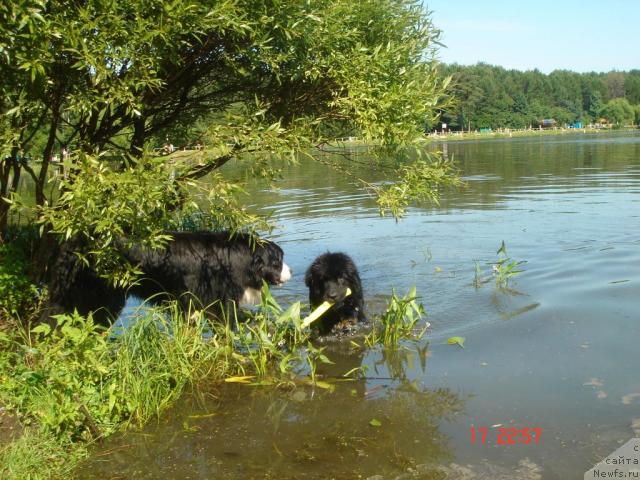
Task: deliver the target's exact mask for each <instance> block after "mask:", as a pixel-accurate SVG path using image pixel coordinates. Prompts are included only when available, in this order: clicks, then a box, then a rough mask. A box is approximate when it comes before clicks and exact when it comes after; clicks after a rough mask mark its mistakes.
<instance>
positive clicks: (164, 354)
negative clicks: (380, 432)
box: [0, 286, 424, 479]
mask: <svg viewBox="0 0 640 480" xmlns="http://www.w3.org/2000/svg"><path fill="white" fill-rule="evenodd" d="M423 314H424V309H423V308H422V305H421V304H418V303H417V302H416V294H415V289H413V290H412V291H410V292H409V294H408V295H407V296H405V297H402V298H400V297H398V296H396V295H395V293H394V294H393V295H392V298H391V301H390V304H389V309H388V311H387V312H386V313H385V314H384V315H383V316H382V319H381V322H380V323H379V325H378V326H377V327H376V328H375V329H374V332H375V333H373V334H372V336H371V337H370V338H369V339H368V343H369V344H373V343H384V344H385V345H393V344H397V343H398V342H399V340H400V338H402V337H404V336H408V335H418V336H421V335H422V333H424V331H422V333H421V332H416V327H417V323H418V321H419V320H420V319H421V317H422V315H423ZM300 315H301V304H300V302H296V303H294V304H292V305H291V306H289V307H288V308H287V309H286V310H284V309H283V308H282V307H281V306H280V305H278V303H277V302H276V301H275V299H274V298H273V297H272V296H271V293H270V292H269V289H268V288H267V287H266V286H265V288H264V289H263V295H262V304H261V305H260V306H259V308H258V309H257V310H256V311H254V312H251V313H249V314H248V315H247V317H248V318H246V319H244V320H243V321H240V320H239V318H238V317H239V315H238V314H237V313H236V312H231V317H232V318H228V319H222V321H221V320H216V319H212V318H211V317H209V316H208V315H207V314H206V313H205V311H204V310H199V309H191V310H189V311H187V312H185V311H183V309H182V308H181V307H180V306H179V304H178V303H177V302H173V303H166V304H164V305H163V306H155V307H149V308H143V309H141V310H140V312H139V314H138V315H137V318H136V319H135V321H133V322H131V325H128V326H126V327H123V326H121V327H118V328H116V327H113V328H111V329H107V328H105V327H103V326H101V325H99V324H97V323H95V322H94V321H93V318H92V317H91V316H90V315H89V316H87V317H83V316H80V315H78V314H72V315H60V316H57V317H55V320H56V323H57V325H56V327H55V328H52V327H51V326H49V325H46V324H41V325H38V326H37V327H35V328H33V329H29V328H27V327H23V328H22V329H20V328H13V329H10V330H4V331H2V330H0V406H4V407H7V408H10V409H13V410H14V411H15V412H16V413H17V414H19V415H20V418H21V419H22V421H23V423H24V424H25V425H27V426H30V427H29V430H28V433H25V435H24V436H23V437H22V439H20V440H18V441H15V442H14V443H13V444H11V445H10V446H9V447H6V448H4V450H1V451H0V465H4V467H2V468H4V470H0V472H2V474H1V476H2V478H5V477H6V478H16V479H18V478H47V476H49V477H55V476H60V475H61V474H60V472H61V471H62V470H60V468H61V466H60V465H59V464H58V463H56V462H53V463H52V462H46V461H45V460H44V459H41V460H42V462H38V461H30V460H29V459H28V458H25V454H26V453H27V452H29V447H28V445H32V444H37V443H38V442H42V444H43V445H44V446H43V447H42V451H43V452H44V451H48V449H53V450H55V449H57V450H58V451H59V452H66V453H60V455H62V456H63V457H65V458H67V460H68V462H69V463H65V462H63V463H64V465H63V467H64V468H70V465H72V464H73V462H74V461H77V460H78V459H79V458H81V457H82V456H83V455H84V453H83V452H86V445H87V444H88V443H90V442H95V441H99V440H100V439H102V438H104V437H106V436H108V435H110V434H112V433H113V432H115V431H117V430H119V429H123V428H126V427H127V426H128V425H130V424H137V425H141V424H143V423H145V422H146V421H148V420H149V419H150V418H153V417H156V416H158V415H160V414H161V413H162V412H163V411H164V410H166V409H167V408H169V407H170V406H171V405H172V404H173V403H175V402H176V401H177V400H178V399H179V398H180V396H181V395H182V394H183V393H184V392H185V390H187V389H189V388H193V387H194V386H195V385H196V384H198V383H199V382H201V381H203V380H205V379H206V380H207V381H214V382H215V381H220V382H222V381H223V380H225V379H226V380H233V379H234V378H238V377H239V376H244V377H251V378H252V381H254V382H256V383H262V384H277V383H283V382H286V383H292V382H293V383H298V384H312V385H318V386H322V384H323V383H324V382H322V381H321V380H319V379H318V378H317V373H316V372H317V369H316V366H317V365H318V364H320V363H327V362H330V359H329V358H327V356H326V355H325V354H324V352H323V349H322V348H318V347H316V346H314V345H313V342H312V338H311V330H310V329H309V328H304V327H303V322H302V320H301V318H300ZM51 442H53V443H54V444H55V445H53V444H52V443H51ZM56 455H58V454H56ZM36 456H37V457H40V454H37V455H36ZM47 465H49V466H48V467H47ZM47 468H48V469H49V474H47ZM29 472H30V473H29Z"/></svg>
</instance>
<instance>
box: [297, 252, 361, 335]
mask: <svg viewBox="0 0 640 480" xmlns="http://www.w3.org/2000/svg"><path fill="white" fill-rule="evenodd" d="M304 282H305V284H306V285H307V287H309V303H310V304H311V308H312V309H315V308H316V307H318V306H319V305H321V304H322V303H323V302H325V301H327V302H330V303H334V305H333V306H332V307H331V308H330V309H329V310H328V311H327V312H326V313H325V314H324V315H322V317H320V319H319V320H318V321H317V323H318V326H319V330H320V333H322V334H327V333H331V332H333V333H341V332H345V331H349V330H350V329H351V328H352V327H353V326H354V325H355V324H356V323H358V322H364V321H366V317H365V314H364V300H363V296H362V282H361V281H360V275H358V269H357V268H356V265H355V263H353V260H351V258H350V257H349V256H348V255H346V254H344V253H329V252H327V253H325V254H323V255H320V256H319V257H318V258H316V259H315V260H314V261H313V263H312V264H311V265H310V266H309V268H308V269H307V272H306V274H305V277H304ZM347 288H350V289H351V295H349V296H346V293H347Z"/></svg>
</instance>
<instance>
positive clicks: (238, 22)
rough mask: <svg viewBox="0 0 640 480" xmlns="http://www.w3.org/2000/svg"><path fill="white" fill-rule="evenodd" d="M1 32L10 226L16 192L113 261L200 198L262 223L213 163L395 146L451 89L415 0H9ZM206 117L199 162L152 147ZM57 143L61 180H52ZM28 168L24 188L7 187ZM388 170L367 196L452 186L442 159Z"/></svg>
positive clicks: (219, 222)
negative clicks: (114, 254)
mask: <svg viewBox="0 0 640 480" xmlns="http://www.w3.org/2000/svg"><path fill="white" fill-rule="evenodd" d="M0 29H1V30H2V31H1V32H0V33H1V35H0V61H1V62H2V71H3V75H2V77H1V78H0V92H1V97H0V111H1V112H2V121H1V124H0V148H1V149H2V152H1V153H2V157H1V158H2V159H3V160H2V162H3V163H2V170H1V172H0V173H2V175H1V177H2V178H1V180H2V192H1V194H2V197H3V199H5V200H2V201H1V202H0V207H1V208H0V220H2V224H1V225H0V226H2V227H4V226H5V224H6V209H7V208H8V205H9V203H10V202H11V201H13V202H14V203H20V204H21V205H22V206H27V205H28V206H30V205H34V204H35V218H37V220H38V221H39V222H40V223H41V224H42V225H43V227H44V228H45V230H51V231H53V232H58V233H60V234H63V235H64V236H66V237H70V236H72V235H76V234H82V235H83V236H85V237H86V238H88V239H90V240H91V242H94V245H93V246H94V247H95V249H94V253H96V255H98V256H100V257H104V258H107V256H108V255H106V254H105V255H102V254H99V252H106V253H107V254H108V253H109V252H110V248H112V247H111V246H112V245H113V243H114V242H113V240H114V238H115V237H116V236H118V237H120V236H123V235H124V236H127V238H130V239H131V240H132V241H148V242H150V243H151V244H154V245H155V244H157V243H158V242H160V243H161V242H162V240H163V236H162V234H161V232H162V230H163V229H164V228H167V226H172V225H175V224H176V222H179V221H180V219H181V218H184V217H185V216H189V215H193V214H194V213H196V212H201V211H202V210H203V209H204V210H206V213H207V218H209V219H211V225H210V227H212V228H213V227H215V228H233V229H236V228H244V227H247V226H248V227H249V228H251V227H257V226H260V225H263V224H262V223H261V219H259V218H257V217H254V216H252V215H250V214H249V213H247V212H246V211H245V210H244V208H243V206H242V203H241V201H239V200H238V197H237V193H238V192H239V191H241V188H240V186H239V185H238V184H236V183H233V182H230V181H229V180H227V179H225V177H224V175H222V174H221V173H220V172H219V170H220V168H221V167H222V166H223V165H225V164H226V163H227V162H228V161H229V160H231V159H233V158H239V159H241V161H242V162H244V163H246V164H247V166H248V168H250V169H251V171H252V173H253V174H256V175H268V174H270V173H273V168H271V167H270V162H271V161H272V160H273V159H285V160H287V161H295V159H296V155H299V154H306V155H311V156H313V155H314V153H315V152H317V151H318V149H322V148H323V147H324V146H325V145H326V144H327V142H329V141H331V140H333V139H334V138H336V137H344V136H351V135H357V136H359V137H362V138H364V140H365V141H367V142H369V143H371V144H375V145H376V146H377V148H376V150H375V152H374V153H377V154H379V155H391V156H393V157H394V158H400V157H401V156H402V154H403V153H405V154H406V153H407V152H408V151H409V150H410V148H411V147H415V146H416V145H419V144H420V142H421V141H422V133H423V129H424V125H425V123H426V122H428V121H433V120H434V119H435V118H436V116H437V114H438V112H439V110H440V109H441V108H442V107H443V106H444V104H445V103H446V101H447V97H446V95H445V88H446V85H447V83H448V79H447V78H446V77H443V76H441V75H440V74H439V72H438V65H437V62H436V61H435V60H434V58H435V52H436V47H437V45H438V43H437V42H438V38H439V32H438V30H436V29H435V28H434V27H433V25H432V24H431V20H430V17H429V15H428V13H426V12H425V10H424V9H423V7H422V5H421V2H417V1H414V0H365V1H362V2H357V3H354V2H351V1H348V0H313V1H310V0H304V1H302V0H299V1H277V0H276V1H274V0H226V1H220V2H208V1H198V0H174V1H171V2H161V1H155V0H85V1H81V2H78V1H76V0H56V1H52V0H17V1H14V2H4V3H3V4H2V6H0ZM197 123H198V124H199V125H200V126H202V125H204V126H205V127H206V128H205V129H204V132H203V133H202V135H204V137H202V138H204V139H205V140H206V144H207V147H208V148H207V149H205V150H203V151H202V152H200V153H199V154H198V155H196V156H195V159H194V158H191V159H189V161H181V160H180V159H170V157H156V156H154V155H150V150H151V148H152V147H154V146H156V145H157V144H158V143H161V142H162V139H163V138H166V136H168V135H170V134H171V132H173V131H176V130H180V131H184V130H185V129H186V130H188V129H189V128H190V127H191V126H193V125H195V124H197ZM418 151H419V150H418ZM57 152H62V157H63V158H62V159H61V160H63V164H64V167H65V177H66V178H65V179H63V180H60V181H59V182H58V183H55V184H54V185H53V187H51V186H50V185H49V184H48V182H49V180H50V177H51V173H52V172H51V169H52V167H51V162H52V160H53V159H54V158H55V155H56V154H57ZM409 157H411V158H415V154H412V155H405V156H404V157H402V158H405V159H406V158H409ZM29 159H38V160H39V162H41V163H37V164H36V163H34V162H33V161H32V160H29ZM371 161H372V162H374V161H375V160H371ZM24 172H26V174H27V175H28V176H29V177H30V179H31V181H32V182H33V184H34V185H35V188H34V197H33V199H31V200H30V199H29V198H17V197H16V196H15V193H16V188H17V185H16V184H17V182H16V178H19V177H20V174H21V173H24ZM389 173H390V177H389V178H390V180H392V183H391V184H389V185H388V186H386V187H378V188H377V189H376V188H374V190H375V191H376V192H377V193H378V194H379V195H380V197H381V198H382V200H381V202H380V205H381V209H382V210H383V211H384V210H390V211H391V212H392V213H394V214H399V213H400V212H401V211H402V210H403V208H404V207H405V206H406V205H407V204H408V202H410V201H412V200H415V199H432V198H435V196H434V192H436V191H437V187H438V185H441V184H447V183H452V182H454V183H455V176H452V175H451V170H450V167H449V165H447V164H446V163H445V162H440V161H435V162H432V161H426V160H422V161H420V162H418V163H415V164H414V166H413V167H412V168H408V167H407V165H406V164H399V165H396V168H394V169H392V170H391V171H390V172H389ZM205 178H206V181H202V180H203V179H205ZM421 179H422V180H424V179H430V181H428V182H427V181H425V182H423V183H422V184H421V185H416V184H415V182H416V181H417V180H421ZM412 182H413V184H412V185H409V184H410V183H412ZM47 188H53V193H52V192H49V193H48V194H47V192H48V190H47ZM12 194H13V195H14V196H13V197H12ZM9 198H13V199H14V200H8V199H9Z"/></svg>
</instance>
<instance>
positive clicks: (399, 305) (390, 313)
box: [365, 286, 429, 347]
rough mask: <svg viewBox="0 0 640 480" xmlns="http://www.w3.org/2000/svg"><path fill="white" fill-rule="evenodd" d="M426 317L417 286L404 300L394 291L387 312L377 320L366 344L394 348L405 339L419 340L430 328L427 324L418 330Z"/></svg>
mask: <svg viewBox="0 0 640 480" xmlns="http://www.w3.org/2000/svg"><path fill="white" fill-rule="evenodd" d="M424 315H426V311H425V309H424V306H423V305H422V303H419V302H418V297H417V294H416V287H415V286H414V287H412V288H411V289H410V290H409V292H408V293H407V294H406V295H405V296H404V297H402V298H401V297H398V296H397V295H396V292H395V290H394V291H392V293H391V299H390V300H389V304H388V306H387V309H386V311H385V312H384V313H383V314H382V315H381V316H380V317H379V318H376V320H375V323H374V325H373V328H372V330H371V332H370V333H369V334H368V335H367V336H366V337H365V343H366V344H367V345H368V346H373V345H376V344H383V345H385V346H387V347H393V346H397V345H398V343H399V342H400V340H402V339H403V338H417V339H419V338H421V337H422V336H423V335H424V334H425V333H426V331H427V328H428V327H429V323H428V322H427V323H425V324H424V326H423V327H422V328H421V329H417V325H418V323H419V322H420V320H422V317H423V316H424Z"/></svg>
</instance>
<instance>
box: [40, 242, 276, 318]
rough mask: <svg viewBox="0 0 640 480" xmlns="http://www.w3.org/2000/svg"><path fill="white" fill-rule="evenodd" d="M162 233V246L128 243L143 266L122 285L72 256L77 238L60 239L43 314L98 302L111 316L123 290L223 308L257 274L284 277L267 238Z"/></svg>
mask: <svg viewBox="0 0 640 480" xmlns="http://www.w3.org/2000/svg"><path fill="white" fill-rule="evenodd" d="M168 233H170V234H171V236H172V237H173V240H171V241H170V242H169V243H168V245H167V248H166V249H164V250H151V249H147V248H142V247H133V248H129V249H126V250H123V251H122V254H123V255H124V257H125V258H126V259H127V260H128V261H129V262H131V263H132V264H133V265H136V266H137V267H138V268H139V269H140V270H141V271H142V272H143V275H142V278H141V279H140V280H139V281H138V282H137V283H136V284H135V285H133V286H132V287H131V288H130V289H129V290H128V291H125V290H123V289H118V288H114V287H112V286H111V285H110V284H109V282H107V281H106V280H105V279H103V278H101V277H100V276H98V275H97V273H96V272H95V271H94V270H93V268H91V267H90V266H85V265H84V264H83V263H82V262H80V261H79V260H78V258H77V257H76V255H75V254H74V253H73V252H74V251H78V250H79V249H81V248H82V244H81V243H78V242H77V241H72V242H69V243H67V244H65V245H63V246H62V247H61V249H60V254H59V256H58V259H57V261H56V263H55V265H54V268H53V274H52V276H51V279H50V282H49V298H50V304H49V308H48V309H47V314H48V315H52V314H56V313H61V312H71V311H73V310H74V309H77V310H78V312H79V313H81V314H83V315H86V314H87V313H89V312H90V311H96V310H99V309H101V308H103V309H104V311H101V312H99V313H98V318H99V319H101V320H102V319H105V318H107V316H111V317H114V316H116V315H117V314H118V313H119V311H120V310H122V308H123V306H124V303H125V300H126V296H127V293H132V294H134V295H137V296H140V297H142V298H145V299H146V298H149V297H154V298H153V300H154V301H156V302H158V301H161V300H164V299H167V298H175V299H179V300H180V301H181V303H182V304H183V306H185V307H186V306H188V304H189V302H191V301H193V302H194V304H195V306H196V307H197V308H204V307H208V306H210V305H211V304H213V303H214V302H216V301H220V302H219V303H220V305H221V306H224V308H225V310H227V307H228V303H229V302H231V301H233V302H236V304H239V303H241V301H243V299H244V297H245V295H246V292H247V290H253V291H255V292H259V291H260V289H261V288H262V281H263V280H265V281H266V282H267V283H269V284H272V285H273V284H279V283H281V282H282V281H284V280H286V279H283V278H282V274H283V272H284V271H285V269H288V267H286V265H285V264H284V262H283V252H282V249H281V248H280V247H279V246H278V245H276V244H275V243H273V242H269V241H265V240H262V241H260V242H258V243H256V244H254V242H253V241H252V239H251V237H250V236H249V235H244V234H237V235H234V236H232V235H230V234H229V233H227V232H220V233H213V232H168ZM218 313H223V312H220V311H219V312H218ZM224 313H228V312H227V311H225V312H224Z"/></svg>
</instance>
